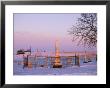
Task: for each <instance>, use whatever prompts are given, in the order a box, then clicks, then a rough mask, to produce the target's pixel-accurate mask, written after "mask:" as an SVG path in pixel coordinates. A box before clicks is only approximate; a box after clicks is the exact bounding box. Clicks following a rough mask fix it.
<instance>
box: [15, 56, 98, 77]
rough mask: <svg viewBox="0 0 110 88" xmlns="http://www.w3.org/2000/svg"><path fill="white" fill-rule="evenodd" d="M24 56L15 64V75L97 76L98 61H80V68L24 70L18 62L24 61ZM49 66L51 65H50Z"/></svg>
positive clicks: (49, 67) (35, 68)
mask: <svg viewBox="0 0 110 88" xmlns="http://www.w3.org/2000/svg"><path fill="white" fill-rule="evenodd" d="M22 60H23V59H22V56H19V58H18V56H17V57H16V59H14V64H13V75H97V62H96V59H91V60H92V62H88V63H83V61H84V59H80V66H75V65H74V64H73V65H71V66H64V67H62V68H52V67H51V66H48V67H32V68H24V69H23V65H22V64H19V63H18V62H20V61H22ZM48 65H49V63H48Z"/></svg>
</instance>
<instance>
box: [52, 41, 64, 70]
mask: <svg viewBox="0 0 110 88" xmlns="http://www.w3.org/2000/svg"><path fill="white" fill-rule="evenodd" d="M53 67H54V68H60V67H62V65H61V63H60V50H59V41H58V40H56V41H55V63H54V65H53Z"/></svg>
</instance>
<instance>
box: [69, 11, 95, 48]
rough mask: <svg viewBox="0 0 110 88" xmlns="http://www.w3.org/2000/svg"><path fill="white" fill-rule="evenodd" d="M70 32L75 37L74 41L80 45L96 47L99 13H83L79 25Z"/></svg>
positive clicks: (74, 26) (78, 21)
mask: <svg viewBox="0 0 110 88" xmlns="http://www.w3.org/2000/svg"><path fill="white" fill-rule="evenodd" d="M68 32H69V34H70V35H72V37H73V40H72V41H78V45H79V44H84V45H88V46H89V47H91V46H96V44H97V13H82V14H81V17H80V18H78V20H77V23H76V24H75V25H73V26H72V27H71V30H69V31H68Z"/></svg>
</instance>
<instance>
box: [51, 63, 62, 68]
mask: <svg viewBox="0 0 110 88" xmlns="http://www.w3.org/2000/svg"><path fill="white" fill-rule="evenodd" d="M53 68H62V65H61V64H59V65H56V64H54V65H53Z"/></svg>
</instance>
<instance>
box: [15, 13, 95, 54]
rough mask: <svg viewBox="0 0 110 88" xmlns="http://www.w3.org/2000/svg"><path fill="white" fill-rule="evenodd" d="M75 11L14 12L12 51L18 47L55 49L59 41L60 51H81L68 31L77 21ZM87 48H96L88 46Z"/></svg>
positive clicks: (78, 15)
mask: <svg viewBox="0 0 110 88" xmlns="http://www.w3.org/2000/svg"><path fill="white" fill-rule="evenodd" d="M79 17H80V14H76V13H68V14H67V13H61V14H60V13H41V14H40V13H26V14H23V13H18V14H17V13H16V14H14V51H16V50H18V49H28V48H29V47H30V46H31V47H32V50H33V51H35V50H36V49H39V50H46V51H55V41H56V40H58V41H59V49H60V51H70V52H71V51H83V50H84V47H82V46H76V45H77V44H76V42H72V36H70V35H69V34H68V31H69V30H70V28H71V27H72V25H74V24H75V23H76V21H77V18H79ZM88 50H96V48H90V49H88Z"/></svg>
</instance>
